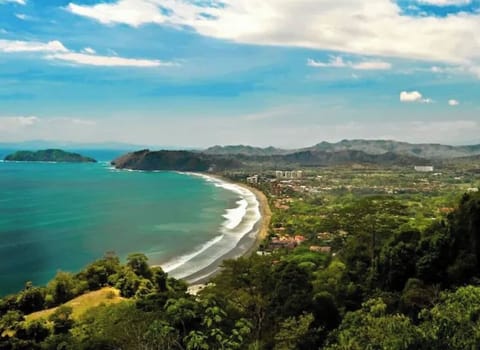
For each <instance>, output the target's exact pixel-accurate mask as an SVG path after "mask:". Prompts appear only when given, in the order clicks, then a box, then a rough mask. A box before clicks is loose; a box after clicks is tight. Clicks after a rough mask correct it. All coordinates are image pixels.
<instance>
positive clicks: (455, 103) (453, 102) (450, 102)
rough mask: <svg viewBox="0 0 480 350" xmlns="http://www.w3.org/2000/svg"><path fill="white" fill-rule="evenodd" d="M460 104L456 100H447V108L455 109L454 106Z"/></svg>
mask: <svg viewBox="0 0 480 350" xmlns="http://www.w3.org/2000/svg"><path fill="white" fill-rule="evenodd" d="M459 104H460V102H459V101H458V100H454V99H452V100H448V105H449V106H452V107H455V106H458V105H459Z"/></svg>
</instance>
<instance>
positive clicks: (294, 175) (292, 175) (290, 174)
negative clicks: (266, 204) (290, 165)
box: [275, 170, 303, 179]
mask: <svg viewBox="0 0 480 350" xmlns="http://www.w3.org/2000/svg"><path fill="white" fill-rule="evenodd" d="M275 177H276V178H277V179H301V178H302V177H303V171H301V170H292V171H282V170H277V171H275Z"/></svg>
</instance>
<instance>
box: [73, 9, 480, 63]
mask: <svg viewBox="0 0 480 350" xmlns="http://www.w3.org/2000/svg"><path fill="white" fill-rule="evenodd" d="M432 1H433V0H432ZM444 1H446V0H444ZM220 2H221V3H222V4H224V5H223V6H219V3H220ZM437 2H438V0H437ZM457 3H458V1H457ZM208 4H209V5H208ZM161 7H163V8H164V9H167V10H169V12H170V14H166V11H164V10H162V9H161ZM67 9H68V10H69V11H70V12H72V13H75V14H77V15H80V16H85V17H88V18H91V19H94V20H97V21H99V22H101V23H105V24H115V23H124V24H128V25H131V26H135V27H137V26H140V25H142V24H147V23H156V24H166V25H175V26H187V27H191V28H193V29H194V30H196V31H197V32H198V33H200V34H202V35H205V36H209V37H214V38H219V39H226V40H231V41H234V42H240V43H248V44H258V45H282V46H293V47H305V48H311V49H323V50H331V51H337V52H345V53H350V54H358V55H365V56H382V57H401V58H408V59H419V60H425V61H434V62H443V63H449V64H457V65H465V66H469V65H475V66H478V65H480V55H479V54H478V52H480V41H479V40H477V38H478V36H479V30H478V28H480V13H476V12H474V13H466V12H460V13H456V14H453V13H452V14H450V15H448V16H445V17H435V16H433V15H427V16H424V17H418V16H406V15H404V13H403V10H402V8H401V7H400V6H399V5H398V3H397V2H396V1H391V0H369V1H368V3H367V2H365V1H358V0H322V1H315V0H296V1H292V0H222V1H220V0H211V1H208V2H201V4H200V2H190V1H189V2H187V1H184V0H118V1H116V2H113V3H101V4H96V5H79V4H75V3H71V4H69V5H68V6H67ZM204 14H206V15H207V16H205V15H204Z"/></svg>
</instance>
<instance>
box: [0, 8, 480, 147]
mask: <svg viewBox="0 0 480 350" xmlns="http://www.w3.org/2000/svg"><path fill="white" fill-rule="evenodd" d="M479 38H480V2H479V1H478V0H470V1H469V0H418V1H417V0H400V1H398V2H395V1H390V0H369V1H360V0H322V1H316V0H296V1H291V0H262V1H260V0H258V1H257V0H222V1H221V2H220V1H218V0H209V1H200V0H119V1H117V0H112V1H98V0H88V1H87V0H72V1H64V0H48V1H46V0H42V1H40V0H0V81H1V84H0V142H2V141H3V142H16V141H24V140H38V139H43V140H54V141H74V142H105V141H117V142H128V143H136V144H150V145H172V146H188V147H204V146H209V145H213V144H240V143H244V144H252V145H259V146H267V145H274V146H281V147H298V146H305V145H310V144H314V143H317V142H320V141H323V140H327V141H338V140H341V139H345V138H370V139H372V138H390V139H397V140H405V141H411V142H443V143H450V144H465V143H472V142H480V136H479V135H480V117H479V115H480V98H479V97H480V39H479Z"/></svg>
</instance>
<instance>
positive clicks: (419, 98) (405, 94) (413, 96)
mask: <svg viewBox="0 0 480 350" xmlns="http://www.w3.org/2000/svg"><path fill="white" fill-rule="evenodd" d="M400 101H401V102H406V103H413V102H417V103H433V100H432V99H431V98H424V97H423V95H422V94H421V93H420V92H418V91H402V92H401V93H400Z"/></svg>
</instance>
